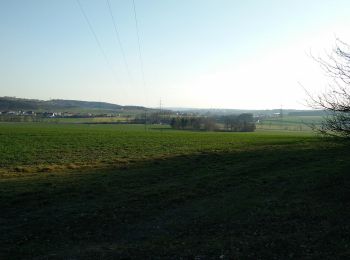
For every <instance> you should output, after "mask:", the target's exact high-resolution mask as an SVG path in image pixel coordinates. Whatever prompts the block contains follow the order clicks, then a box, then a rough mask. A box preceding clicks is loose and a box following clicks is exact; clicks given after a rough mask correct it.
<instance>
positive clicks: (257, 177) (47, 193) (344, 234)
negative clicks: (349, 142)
mask: <svg viewBox="0 0 350 260" xmlns="http://www.w3.org/2000/svg"><path fill="white" fill-rule="evenodd" d="M349 155H350V152H349V151H348V149H347V147H346V146H340V147H337V148H336V147H334V148H330V147H325V148H323V149H320V148H317V149H316V148H308V149H289V150H285V149H282V148H280V149H272V148H271V150H269V149H264V150H254V151H244V152H237V153H205V154H197V155H188V156H178V157H173V158H166V159H163V160H153V161H146V162H137V163H135V164H134V165H131V166H129V167H124V168H116V169H112V168H110V169H104V170H98V171H84V172H74V171H73V172H66V173H57V174H55V173H49V174H38V175H35V176H31V177H28V178H26V177H23V178H14V179H9V180H7V181H2V182H0V191H1V194H0V195H1V196H0V207H1V213H0V224H1V226H0V242H1V245H2V246H1V249H0V258H3V259H9V258H11V259H31V258H35V259H62V258H64V259H66V258H74V259H96V258H100V259H101V258H102V259H116V258H117V259H119V258H127V259H129V258H134V259H144V258H152V259H155V258H166V259H169V258H170V259H172V258H173V259H179V258H181V257H184V258H195V257H197V258H198V259H207V258H219V257H220V256H225V257H227V258H229V257H232V258H235V259H257V258H260V259H273V258H276V259H288V258H289V259H298V258H319V259H324V258H331V257H334V256H339V257H340V258H341V257H347V256H349V254H350V251H349V249H348V244H349V241H350V236H349V234H350V232H349V231H350V224H349V221H348V219H349V217H350V210H349V206H350V205H349V201H350V192H349V191H350V177H349V176H348V169H349V166H350V162H349V161H348V158H349Z"/></svg>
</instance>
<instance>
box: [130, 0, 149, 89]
mask: <svg viewBox="0 0 350 260" xmlns="http://www.w3.org/2000/svg"><path fill="white" fill-rule="evenodd" d="M132 4H133V9H134V18H135V25H136V34H137V43H138V49H139V59H140V66H141V73H142V81H143V86H144V87H145V86H146V81H145V72H144V69H143V59H142V52H141V40H140V30H139V23H138V19H137V14H136V5H135V0H132Z"/></svg>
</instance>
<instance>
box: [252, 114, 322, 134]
mask: <svg viewBox="0 0 350 260" xmlns="http://www.w3.org/2000/svg"><path fill="white" fill-rule="evenodd" d="M322 120H323V117H322V116H283V118H280V117H275V118H266V119H262V120H260V122H259V123H258V124H257V129H258V130H261V129H262V130H283V131H304V132H305V131H311V128H310V125H311V124H316V125H319V124H320V123H321V122H322Z"/></svg>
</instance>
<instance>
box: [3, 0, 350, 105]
mask: <svg viewBox="0 0 350 260" xmlns="http://www.w3.org/2000/svg"><path fill="white" fill-rule="evenodd" d="M80 3H81V7H82V9H83V11H82V10H81V9H80V7H79V1H73V0H62V1H44V0H31V1H20V0H14V1H7V2H5V1H3V2H1V3H0V31H1V35H2V41H0V96H16V97H20V98H35V99H43V100H48V99H74V100H84V101H101V102H109V103H114V104H119V105H136V106H146V107H158V106H159V101H160V100H162V104H163V106H164V107H168V108H169V107H179V108H200V109H210V108H213V109H256V110H263V109H277V108H280V107H281V106H283V108H286V109H309V108H308V107H305V106H304V104H305V99H306V94H305V92H304V90H303V89H302V87H300V85H299V84H298V82H300V83H301V84H302V85H303V86H305V87H306V88H307V89H308V90H310V91H311V92H316V93H317V92H321V91H323V90H324V88H325V87H326V86H327V79H326V77H325V76H324V75H323V73H322V70H321V69H320V68H319V65H318V64H317V63H316V62H315V61H314V60H312V59H311V58H310V56H309V55H308V53H309V52H310V51H311V52H312V53H313V54H314V55H316V56H317V55H323V54H324V52H325V51H331V49H332V47H333V46H334V42H335V39H336V38H337V37H339V38H340V39H342V40H343V41H345V42H350V41H349V40H350V36H348V35H347V34H348V33H347V29H348V28H349V25H350V21H348V19H347V15H348V10H349V7H350V3H349V2H348V1H336V2H334V1H329V0H328V1H326V0H324V1H315V0H313V1H308V2H305V1H301V0H299V1H273V0H269V1H257V0H255V1H253V0H251V1H244V2H238V1H229V0H220V1H211V0H202V1H199V0H191V1H174V0H173V1H171V0H169V1H161V0H153V1H145V0H135V7H136V14H137V22H138V28H139V33H140V35H139V36H140V48H141V56H142V59H141V60H142V63H143V68H144V76H145V84H144V83H143V76H142V69H141V64H140V59H139V51H138V48H139V46H138V39H137V30H136V25H135V19H134V11H133V2H132V1H131V0H130V1H115V0H109V2H108V1H96V0H86V1H84V0H80ZM108 3H110V7H111V11H112V14H113V17H114V19H115V22H116V27H117V30H118V33H119V36H120V42H121V43H122V48H123V50H124V53H123V52H122V50H121V47H120V45H119V43H118V39H117V37H116V35H115V28H114V25H113V19H112V17H111V16H110V12H109V6H108ZM84 14H86V16H87V17H88V22H89V23H90V25H91V27H92V30H93V31H91V30H90V28H89V23H88V22H87V21H86V19H85V18H84ZM94 33H95V34H96V38H97V41H96V38H95V36H94ZM99 45H100V46H101V48H100V47H99ZM123 54H124V56H125V60H124V58H123ZM106 59H107V62H106Z"/></svg>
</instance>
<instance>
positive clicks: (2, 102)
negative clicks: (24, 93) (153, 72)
mask: <svg viewBox="0 0 350 260" xmlns="http://www.w3.org/2000/svg"><path fill="white" fill-rule="evenodd" d="M144 109H145V108H144V107H141V106H121V105H116V104H111V103H106V102H93V101H79V100H64V99H52V100H47V101H45V100H38V99H24V98H15V97H0V111H6V110H15V111H17V110H33V111H63V110H64V111H79V110H82V111H95V110H96V111H120V110H144Z"/></svg>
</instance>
